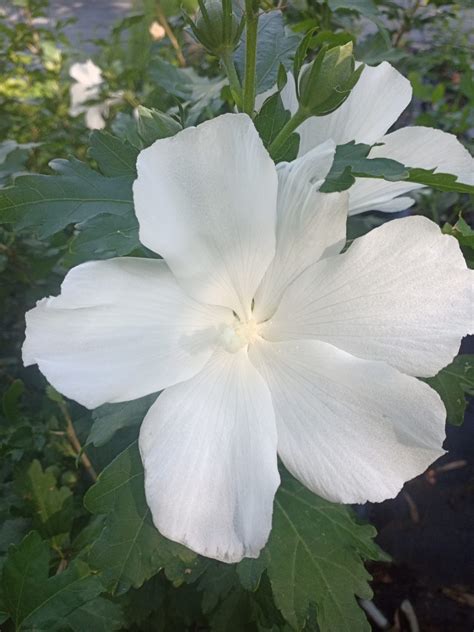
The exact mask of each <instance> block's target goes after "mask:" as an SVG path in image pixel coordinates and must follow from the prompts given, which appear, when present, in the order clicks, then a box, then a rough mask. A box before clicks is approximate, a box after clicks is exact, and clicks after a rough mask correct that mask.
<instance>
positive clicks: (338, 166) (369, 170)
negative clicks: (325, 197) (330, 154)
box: [321, 141, 408, 193]
mask: <svg viewBox="0 0 474 632" xmlns="http://www.w3.org/2000/svg"><path fill="white" fill-rule="evenodd" d="M369 152H370V145H364V144H362V143H357V144H356V143H355V142H354V141H351V142H350V143H346V144H345V145H338V146H337V149H336V155H335V157H334V162H333V164H332V167H331V170H330V171H329V173H328V175H327V177H326V181H325V182H324V184H323V186H322V187H321V191H324V192H325V193H330V192H332V191H345V190H346V189H348V188H349V187H350V186H352V185H353V184H354V182H355V177H356V176H359V175H360V176H364V177H372V178H385V179H386V180H390V181H396V180H403V179H405V178H406V177H407V176H408V172H407V170H406V168H405V167H404V166H403V165H402V164H401V163H399V162H396V161H395V160H390V159H388V158H374V159H370V158H367V156H368V154H369Z"/></svg>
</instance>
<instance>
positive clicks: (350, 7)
mask: <svg viewBox="0 0 474 632" xmlns="http://www.w3.org/2000/svg"><path fill="white" fill-rule="evenodd" d="M328 6H329V8H330V9H331V11H339V10H341V9H342V10H347V11H356V12H357V13H360V15H363V16H364V17H365V18H367V19H368V20H371V22H373V23H374V24H375V25H376V26H377V27H378V29H379V32H380V34H381V36H382V37H383V39H384V41H385V43H386V45H387V46H389V45H390V36H389V34H388V32H387V29H386V27H385V25H384V23H383V22H382V20H381V19H380V11H379V9H378V7H377V5H376V4H375V2H374V0H328Z"/></svg>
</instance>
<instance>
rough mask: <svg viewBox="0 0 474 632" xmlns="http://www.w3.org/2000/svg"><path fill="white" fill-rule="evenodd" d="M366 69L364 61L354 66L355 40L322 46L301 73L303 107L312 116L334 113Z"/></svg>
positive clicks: (301, 105) (301, 101) (300, 91)
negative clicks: (353, 42)
mask: <svg viewBox="0 0 474 632" xmlns="http://www.w3.org/2000/svg"><path fill="white" fill-rule="evenodd" d="M363 69H364V65H363V64H361V65H360V66H359V67H358V68H357V69H356V68H355V59H354V56H353V55H352V42H348V43H347V44H344V46H335V47H333V48H329V49H328V48H327V47H325V48H322V49H321V50H320V52H319V53H318V55H317V56H316V58H315V59H314V61H312V62H311V64H308V66H306V67H305V68H303V70H302V72H301V75H300V80H299V102H300V107H301V108H302V109H303V110H305V111H306V112H307V113H308V114H309V115H311V116H324V115H325V114H330V113H331V112H334V110H337V108H338V107H339V106H341V105H342V104H343V103H344V101H345V100H346V99H347V97H348V96H349V94H350V92H351V90H352V88H353V87H354V86H355V84H356V83H357V81H358V80H359V77H360V75H361V73H362V71H363Z"/></svg>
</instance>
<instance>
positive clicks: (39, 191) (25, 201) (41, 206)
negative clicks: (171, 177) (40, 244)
mask: <svg viewBox="0 0 474 632" xmlns="http://www.w3.org/2000/svg"><path fill="white" fill-rule="evenodd" d="M51 167H52V168H53V169H54V170H55V171H57V172H58V173H59V175H56V176H44V175H32V176H30V175H29V176H20V177H19V178H17V179H16V180H15V184H14V185H13V186H11V187H7V188H5V189H2V190H0V223H2V222H4V223H11V224H13V225H14V226H15V228H16V229H17V230H19V229H21V228H35V229H37V230H38V236H39V237H41V238H44V237H48V236H49V235H52V234H54V233H56V232H58V231H59V230H61V229H63V228H65V227H66V226H68V225H69V224H71V223H76V222H83V221H85V220H87V219H90V218H91V217H95V216H96V215H100V214H101V213H111V214H113V215H126V214H127V213H131V212H132V211H133V204H132V182H133V177H129V176H117V177H114V178H107V177H105V176H102V175H101V174H100V173H97V172H96V171H93V170H92V169H90V168H89V167H87V166H86V165H85V164H84V163H81V162H79V161H78V160H76V159H74V158H71V159H70V160H69V161H68V160H53V161H52V163H51Z"/></svg>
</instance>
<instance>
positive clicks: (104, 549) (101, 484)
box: [84, 443, 199, 593]
mask: <svg viewBox="0 0 474 632" xmlns="http://www.w3.org/2000/svg"><path fill="white" fill-rule="evenodd" d="M84 504H85V506H86V508H87V509H88V510H89V511H90V512H92V513H96V514H107V518H106V523H105V528H104V530H103V531H102V533H101V535H100V537H99V538H98V540H96V541H95V542H94V544H93V545H92V547H91V549H90V554H89V558H88V559H89V563H90V564H91V566H92V567H93V568H96V569H97V570H99V571H101V572H102V574H103V577H104V579H105V581H106V582H107V585H108V586H109V588H110V590H111V591H112V592H115V593H120V592H123V591H125V590H128V589H129V588H130V586H134V587H135V588H138V587H140V586H141V585H142V584H143V582H144V581H146V580H147V579H149V578H150V577H152V576H153V575H155V574H156V573H158V572H159V571H160V570H161V569H162V568H165V567H166V566H167V564H169V565H170V574H171V575H172V577H173V581H174V582H175V583H178V582H177V577H176V572H177V568H176V565H177V564H178V565H179V572H180V576H181V579H182V580H183V581H184V579H185V578H186V580H187V581H190V580H191V578H192V577H193V572H194V571H193V566H194V565H196V564H199V558H198V556H197V555H196V554H195V553H192V552H191V551H188V550H187V549H186V548H185V547H183V546H181V545H179V544H175V543H174V542H170V541H169V540H166V539H165V538H164V537H163V536H161V535H160V534H159V532H158V531H157V529H156V528H155V527H154V526H153V523H152V521H151V516H150V510H149V509H148V507H147V504H146V501H145V492H144V480H143V467H142V463H141V460H140V454H139V451H138V446H137V444H136V443H133V444H132V445H131V446H129V447H128V448H127V449H126V450H124V451H123V452H122V453H121V454H119V455H118V457H117V458H116V459H114V460H113V461H112V463H111V464H110V465H109V466H108V467H106V468H105V470H104V471H103V472H102V473H101V474H100V476H99V479H98V481H97V483H96V484H95V485H93V486H92V487H91V488H90V489H89V491H88V492H87V494H86V496H85V498H84Z"/></svg>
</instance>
